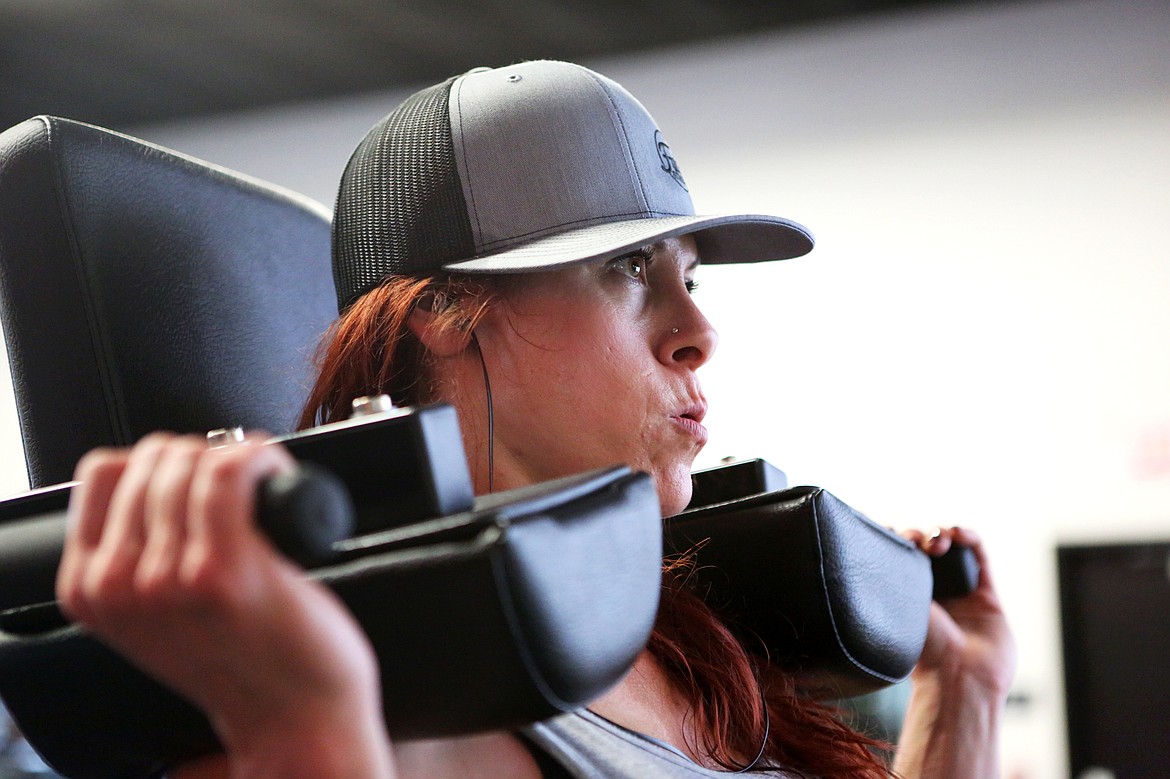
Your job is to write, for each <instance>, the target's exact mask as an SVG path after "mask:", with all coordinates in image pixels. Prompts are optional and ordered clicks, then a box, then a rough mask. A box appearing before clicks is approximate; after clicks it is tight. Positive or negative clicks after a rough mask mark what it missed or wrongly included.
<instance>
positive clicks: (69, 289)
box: [0, 117, 337, 487]
mask: <svg viewBox="0 0 1170 779" xmlns="http://www.w3.org/2000/svg"><path fill="white" fill-rule="evenodd" d="M0 214H3V215H4V216H3V218H0V317H2V320H3V327H4V335H5V340H6V343H7V345H8V352H9V364H10V367H11V372H12V380H13V387H14V391H15V396H16V404H17V409H18V414H19V420H20V428H21V433H22V437H23V439H24V445H25V458H26V461H27V464H28V471H29V481H30V484H31V486H33V487H38V486H43V485H48V484H54V483H57V482H62V481H66V480H68V479H70V478H71V476H72V473H73V468H74V465H75V464H76V462H77V460H78V459H80V457H81V455H82V454H84V453H85V452H86V451H88V450H89V449H92V448H94V447H95V446H100V445H125V444H129V443H132V442H134V441H135V440H137V439H138V438H140V437H141V436H142V435H144V434H146V433H147V432H150V431H152V430H160V429H166V430H175V431H179V432H204V431H207V430H210V429H214V428H218V427H228V426H235V425H239V426H243V427H247V428H263V429H267V430H269V431H271V432H274V433H284V432H288V431H289V430H291V429H292V427H293V425H294V423H295V418H296V415H297V412H298V409H299V406H300V404H301V403H302V402H303V398H304V397H305V394H306V392H307V385H308V380H309V375H310V370H311V357H312V353H313V350H314V348H315V346H316V343H317V341H318V339H319V337H320V335H321V333H322V332H324V330H325V328H326V327H327V326H328V324H329V322H330V321H331V320H332V319H333V318H334V317H335V316H336V315H337V309H336V298H335V294H334V290H333V279H332V271H331V269H330V262H329V213H328V211H327V209H325V208H324V207H323V206H321V205H320V204H317V203H314V202H312V201H310V200H308V199H307V198H304V197H302V196H299V195H296V194H294V193H291V192H287V191H284V190H281V189H279V188H277V187H274V186H272V185H269V184H265V183H263V182H260V181H257V180H254V179H251V178H249V177H246V176H243V175H241V174H238V173H234V172H232V171H228V170H226V169H223V168H219V167H217V166H214V165H210V164H208V163H205V162H201V161H199V160H196V159H193V158H191V157H187V156H184V155H181V154H177V153H175V152H171V151H168V150H166V149H163V148H161V147H158V146H155V145H153V144H149V143H146V142H143V141H140V140H137V139H134V138H131V137H128V136H125V135H121V134H119V133H115V132H111V131H109V130H104V129H101V128H98V127H94V126H92V125H87V124H83V123H80V122H74V121H70V120H67V119H59V118H55V117H36V118H34V119H30V120H28V121H26V122H23V123H21V124H19V125H17V126H15V127H13V128H11V129H9V130H7V131H5V132H3V133H0Z"/></svg>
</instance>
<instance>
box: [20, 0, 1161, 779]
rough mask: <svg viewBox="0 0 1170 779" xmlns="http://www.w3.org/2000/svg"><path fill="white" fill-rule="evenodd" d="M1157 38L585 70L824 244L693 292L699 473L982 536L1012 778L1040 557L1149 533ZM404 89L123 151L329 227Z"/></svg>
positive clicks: (1047, 598)
mask: <svg viewBox="0 0 1170 779" xmlns="http://www.w3.org/2000/svg"><path fill="white" fill-rule="evenodd" d="M1168 41H1170V5H1167V4H1165V3H1163V2H1159V1H1158V0H1149V2H1105V1H1098V2H1086V1H1084V0H1082V1H1080V2H1050V3H1030V4H1023V5H1013V4H994V5H992V4H989V5H986V6H980V5H978V4H974V5H972V6H970V7H967V8H964V9H961V10H957V11H949V12H945V13H931V14H929V15H916V14H910V15H899V16H894V17H884V18H876V19H868V20H865V21H860V22H855V23H850V24H847V25H825V26H822V27H816V28H811V29H806V30H803V31H800V32H797V33H791V34H766V35H760V36H757V37H749V38H744V39H741V40H736V41H728V42H725V43H720V44H708V45H703V46H692V47H685V48H678V49H674V50H670V51H666V52H654V53H650V54H645V55H631V56H629V57H623V58H619V59H610V60H605V61H597V62H593V63H589V64H593V65H595V66H596V67H598V69H600V70H602V72H605V73H607V74H608V75H611V76H612V77H614V78H616V79H617V80H618V81H620V82H622V83H623V84H625V85H626V86H627V87H628V88H630V89H631V91H633V92H634V93H635V94H636V95H638V96H639V97H640V98H641V99H642V101H643V102H644V103H645V104H646V105H647V106H648V107H649V108H650V110H651V111H652V112H653V113H654V114H655V116H656V118H657V119H658V121H659V123H660V124H661V125H662V126H663V128H664V130H665V132H666V136H667V138H668V139H669V140H670V143H671V146H672V148H673V150H674V152H675V154H676V156H677V158H678V160H679V161H680V163H681V165H682V169H683V172H684V174H685V175H686V177H687V180H688V183H689V184H690V188H691V191H692V192H693V193H695V197H696V203H697V205H698V206H699V208H700V209H701V210H706V211H722V210H743V209H746V210H752V211H762V212H775V213H780V214H782V215H785V216H789V217H792V218H795V219H797V220H799V221H802V222H804V223H805V224H807V225H808V226H809V227H811V228H812V229H813V231H814V232H815V233H816V234H817V236H818V248H817V249H816V251H815V252H814V253H813V255H811V256H810V257H807V258H804V259H800V260H795V261H791V262H786V263H779V264H774V265H770V266H763V267H739V268H729V269H724V268H717V269H716V268H712V269H706V270H705V271H703V273H702V275H701V282H702V289H701V290H700V293H699V294H700V296H701V300H702V301H703V302H704V304H705V305H706V307H707V309H708V312H709V314H710V316H711V318H712V320H713V321H714V322H715V323H716V325H717V326H718V327H719V328H720V330H721V334H722V344H721V346H720V354H719V355H718V356H717V358H716V359H715V361H714V362H713V363H712V364H711V366H710V367H709V369H708V370H707V371H706V373H707V375H706V379H705V381H706V386H707V388H708V392H709V395H710V397H711V401H712V411H711V414H710V416H709V423H710V428H711V429H712V431H713V434H712V439H711V444H710V446H709V448H708V451H707V453H706V454H705V455H704V460H703V461H702V462H703V464H709V463H713V462H715V461H716V460H718V459H719V458H720V457H721V456H724V455H737V456H742V457H752V456H763V457H766V458H768V459H769V460H771V461H772V462H773V463H775V464H777V465H779V466H780V467H782V468H784V469H785V470H787V471H788V473H789V475H790V477H791V478H792V480H793V482H794V483H816V484H821V485H823V486H826V487H828V488H829V489H830V490H832V491H833V492H835V493H836V494H837V495H839V496H841V497H842V498H844V499H845V500H847V501H849V502H850V503H852V504H853V505H855V506H857V507H858V508H860V509H862V510H864V511H866V512H867V513H869V514H870V515H871V516H873V517H874V518H875V519H877V520H879V521H881V522H883V523H886V524H891V525H899V526H904V525H921V526H931V525H937V524H943V523H945V524H952V523H953V524H962V525H967V526H971V527H975V528H977V529H979V530H980V531H981V532H982V533H983V535H984V536H985V537H986V539H987V542H988V544H989V545H990V546H991V547H992V551H993V554H994V562H995V572H996V574H997V577H998V580H999V584H1000V587H1001V589H1002V592H1003V593H1004V598H1005V600H1006V602H1007V607H1008V610H1009V612H1010V615H1011V617H1012V619H1013V622H1014V624H1015V628H1016V631H1017V635H1018V637H1019V644H1020V650H1021V665H1020V672H1019V676H1018V685H1017V686H1018V688H1019V690H1020V692H1021V693H1024V694H1026V695H1027V696H1028V697H1029V698H1030V700H1031V704H1030V705H1028V706H1017V707H1014V708H1013V709H1012V710H1011V711H1010V712H1009V718H1008V722H1007V730H1006V734H1005V740H1006V748H1005V762H1006V763H1007V765H1008V767H1009V768H1010V771H1011V773H1010V774H1009V775H1010V776H1013V777H1019V778H1020V779H1022V778H1024V777H1027V778H1028V779H1055V778H1056V777H1060V776H1064V775H1066V768H1065V758H1064V743H1063V735H1062V734H1063V719H1062V716H1063V715H1062V710H1063V709H1062V706H1063V701H1062V698H1061V677H1060V654H1059V646H1058V636H1057V630H1058V623H1057V616H1056V590H1055V578H1054V577H1055V569H1054V562H1055V559H1054V547H1055V545H1056V544H1057V543H1058V542H1061V541H1066V540H1090V539H1092V540H1103V539H1133V538H1154V537H1157V538H1170V359H1167V341H1168V334H1170V218H1168V216H1167V215H1168V214H1170V132H1168V128H1170V43H1168ZM489 64H491V63H489ZM404 94H405V92H403V93H399V94H386V95H373V96H369V97H367V98H363V99H346V100H339V101H334V102H330V103H320V104H316V105H306V106H301V107H296V108H290V109H281V110H270V111H263V112H257V113H254V114H248V115H240V116H235V117H221V118H217V119H212V120H207V121H204V122H198V123H194V122H192V123H187V124H184V125H172V126H159V127H151V128H142V129H141V131H140V132H139V133H138V134H139V135H142V136H144V137H147V138H149V139H151V140H155V141H158V142H160V143H163V144H165V145H169V146H172V147H174V148H178V149H180V150H182V151H185V152H188V153H191V154H195V155H197V156H202V157H205V158H207V159H210V160H213V161H215V162H218V163H220V164H224V165H227V166H229V167H234V168H237V169H239V170H243V171H245V172H248V173H252V174H254V175H257V176H260V177H262V178H266V179H269V180H272V181H275V182H277V183H281V184H285V185H287V186H290V187H292V188H293V189H296V190H299V191H301V192H304V193H306V194H308V195H311V196H313V197H316V198H318V199H320V200H322V201H324V202H327V203H329V202H331V201H332V198H333V191H334V186H335V183H336V181H337V179H338V177H339V175H340V171H341V168H342V166H343V164H344V161H345V159H346V157H347V155H348V152H349V150H350V149H351V148H352V147H353V146H354V145H355V144H356V142H357V140H358V139H359V138H360V137H361V136H362V134H364V132H365V130H366V129H367V128H368V127H369V126H370V125H371V124H372V123H373V122H374V121H375V120H376V119H377V118H379V117H380V116H381V115H382V114H384V113H386V112H387V111H388V110H389V109H390V108H391V107H392V106H393V105H394V103H395V102H397V100H398V99H400V97H402V96H403V95H404ZM9 416H11V415H9ZM0 421H3V422H4V424H9V425H11V422H10V421H5V420H0ZM11 430H15V427H14V426H13V427H11ZM0 434H5V435H8V436H9V437H11V436H14V435H15V433H8V432H7V429H5V430H4V431H0ZM12 456H13V457H15V458H18V455H16V454H14V455H12ZM15 469H16V466H15V465H13V466H11V467H9V468H5V469H3V470H5V471H7V472H9V473H12V472H14V471H15ZM19 488H20V485H18V484H17V485H15V486H13V488H12V489H19ZM9 491H11V490H9ZM1168 721H1170V715H1168Z"/></svg>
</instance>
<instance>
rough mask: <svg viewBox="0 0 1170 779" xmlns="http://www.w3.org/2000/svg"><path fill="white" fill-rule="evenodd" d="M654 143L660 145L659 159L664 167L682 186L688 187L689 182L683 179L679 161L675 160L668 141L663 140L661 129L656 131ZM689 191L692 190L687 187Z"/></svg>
mask: <svg viewBox="0 0 1170 779" xmlns="http://www.w3.org/2000/svg"><path fill="white" fill-rule="evenodd" d="M654 143H655V144H656V145H657V146H658V160H659V162H661V163H662V169H663V170H664V171H666V172H667V173H669V174H670V177H671V178H672V179H674V180H675V181H677V182H678V185H679V186H680V187H682V188H683V189H687V182H685V181H683V176H682V171H681V170H679V169H678V163H677V162H675V161H674V157H673V156H672V155H671V153H670V147H669V146H667V145H666V141H664V140H662V131H661V130H655V131H654ZM687 192H690V190H689V189H687Z"/></svg>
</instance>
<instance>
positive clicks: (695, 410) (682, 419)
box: [670, 403, 707, 445]
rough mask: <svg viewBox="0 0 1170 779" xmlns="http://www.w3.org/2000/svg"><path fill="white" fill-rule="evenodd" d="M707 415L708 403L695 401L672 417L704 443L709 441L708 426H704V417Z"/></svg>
mask: <svg viewBox="0 0 1170 779" xmlns="http://www.w3.org/2000/svg"><path fill="white" fill-rule="evenodd" d="M705 416H707V406H706V404H705V403H695V404H693V405H690V406H687V407H686V408H684V409H682V410H681V411H679V412H678V413H676V414H673V415H671V417H670V419H671V421H673V422H674V423H675V424H677V425H679V426H680V427H682V428H684V429H685V430H686V431H687V432H688V433H689V434H690V435H692V436H694V438H696V439H697V440H698V442H699V444H700V445H702V444H706V443H707V428H705V427H703V417H705Z"/></svg>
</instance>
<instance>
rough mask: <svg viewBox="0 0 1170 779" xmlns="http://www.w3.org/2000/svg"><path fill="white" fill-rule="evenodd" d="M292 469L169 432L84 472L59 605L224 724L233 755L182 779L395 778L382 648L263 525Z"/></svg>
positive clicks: (249, 448) (241, 449)
mask: <svg viewBox="0 0 1170 779" xmlns="http://www.w3.org/2000/svg"><path fill="white" fill-rule="evenodd" d="M292 466H293V461H292V458H291V457H290V456H289V455H288V453H287V452H286V451H284V450H283V449H282V448H280V447H277V446H259V445H255V444H249V443H245V444H243V445H237V446H231V447H224V448H222V449H215V450H210V451H209V450H208V449H207V446H206V443H205V442H204V441H203V440H201V439H196V438H192V437H177V436H171V435H166V434H156V435H152V436H148V437H147V438H146V439H144V440H143V441H142V442H140V443H139V444H138V445H137V446H135V447H134V448H133V449H132V450H130V451H129V452H127V451H121V450H98V451H96V452H93V453H91V454H89V455H87V456H86V458H85V459H84V460H83V461H82V463H81V464H80V465H79V466H78V472H77V478H78V479H79V480H80V481H81V482H82V483H81V484H80V485H79V486H78V487H76V488H74V491H73V497H72V500H71V503H70V507H69V532H68V536H67V539H66V545H65V550H64V553H63V556H62V560H61V566H60V570H59V573H58V579H57V595H58V598H59V600H60V602H61V606H62V608H63V610H64V611H65V612H66V613H67V614H68V615H69V616H70V617H71V618H73V619H74V620H75V621H77V622H80V623H81V624H83V625H84V626H85V627H86V628H87V629H88V630H90V631H92V632H93V633H95V634H97V635H98V636H100V637H101V638H102V639H103V640H104V641H105V642H107V643H108V644H110V645H111V646H113V647H114V648H115V649H117V650H118V651H119V652H120V653H121V654H123V655H124V656H126V657H127V658H128V659H130V660H131V661H132V662H134V663H135V664H137V665H138V666H139V667H141V668H143V669H144V670H145V671H147V672H148V673H150V674H151V675H153V676H154V677H156V678H158V679H160V680H161V681H163V682H164V683H166V684H167V685H169V686H170V687H171V688H173V689H174V690H175V691H177V692H178V693H180V694H181V695H183V696H184V697H186V698H187V699H189V700H190V701H192V702H193V703H194V704H195V705H196V706H198V707H199V708H200V709H201V710H202V711H204V713H205V714H206V715H207V716H208V718H209V719H210V721H211V723H212V725H213V727H214V728H215V731H216V734H217V735H218V736H219V739H220V741H221V743H222V744H223V746H224V748H225V751H226V759H225V758H218V759H217V758H212V759H209V760H205V761H200V762H199V763H197V764H194V765H192V766H189V767H187V768H186V769H180V770H178V771H177V772H176V774H175V775H176V776H187V777H192V776H215V775H217V774H218V775H222V772H223V770H224V769H228V770H230V774H231V776H232V777H233V779H247V778H248V777H261V776H264V777H272V776H280V777H289V778H292V779H295V778H296V777H302V776H303V777H306V779H308V778H309V777H312V779H328V778H329V777H346V778H347V779H349V778H351V777H360V778H365V777H369V778H370V779H375V778H376V779H386V778H387V777H393V776H394V767H393V761H392V757H391V749H390V744H389V740H388V738H387V736H386V732H385V726H384V724H383V721H382V714H381V694H380V690H379V684H378V671H377V664H376V661H375V658H374V654H373V651H372V649H371V647H370V646H369V643H368V641H367V640H366V638H365V636H364V634H363V633H362V632H361V630H360V628H359V627H358V625H357V624H356V623H355V621H354V620H353V618H352V617H351V615H350V614H349V612H348V611H347V610H346V609H345V608H344V606H343V605H342V604H341V602H340V601H339V600H337V598H336V597H335V596H334V595H333V594H332V593H331V592H329V591H328V590H327V589H326V588H324V587H322V586H320V585H318V584H316V583H315V582H312V581H310V580H309V579H307V578H306V577H305V576H304V574H303V572H302V571H300V570H299V569H297V568H296V567H295V566H294V565H293V564H291V563H290V562H289V561H287V560H286V559H285V558H283V557H282V556H280V555H279V553H277V552H276V550H275V549H273V547H272V546H271V545H270V544H269V543H268V542H267V540H266V539H264V538H263V537H262V536H261V534H260V533H258V532H257V531H256V529H255V527H254V524H253V516H254V500H255V494H256V489H257V486H258V484H259V482H260V481H261V480H262V479H263V478H265V477H267V476H271V475H274V474H276V473H279V472H281V471H284V470H287V469H289V468H291V467H292ZM184 771H186V773H184Z"/></svg>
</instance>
